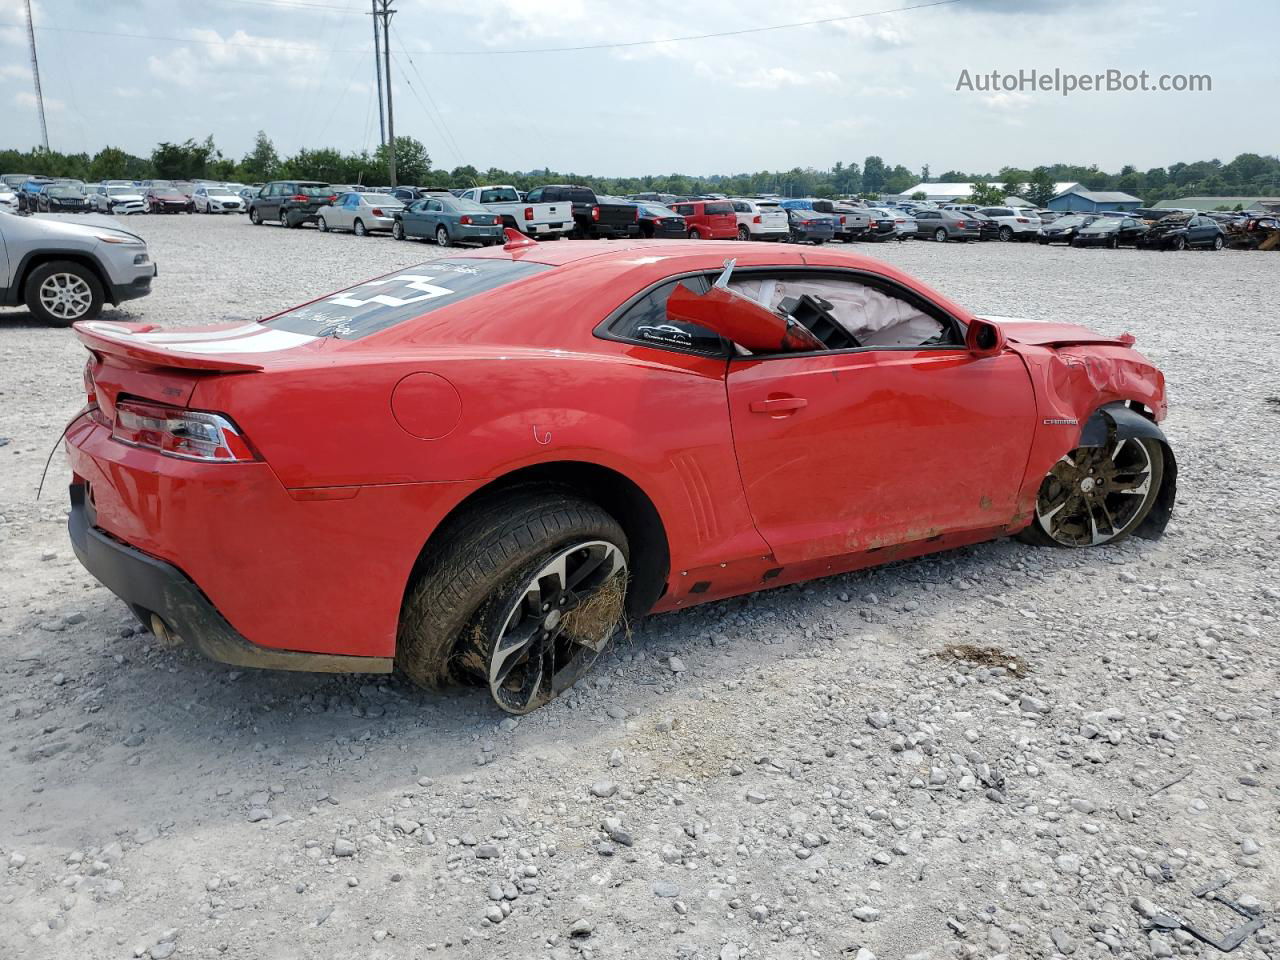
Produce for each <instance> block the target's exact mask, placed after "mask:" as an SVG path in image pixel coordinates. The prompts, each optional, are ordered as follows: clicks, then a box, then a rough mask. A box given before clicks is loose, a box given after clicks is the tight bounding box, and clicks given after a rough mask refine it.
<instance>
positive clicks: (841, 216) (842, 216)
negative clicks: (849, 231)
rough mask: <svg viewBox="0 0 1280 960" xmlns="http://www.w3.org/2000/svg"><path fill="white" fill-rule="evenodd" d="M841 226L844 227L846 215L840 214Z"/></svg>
mask: <svg viewBox="0 0 1280 960" xmlns="http://www.w3.org/2000/svg"><path fill="white" fill-rule="evenodd" d="M840 225H841V226H844V214H843V213H842V214H840Z"/></svg>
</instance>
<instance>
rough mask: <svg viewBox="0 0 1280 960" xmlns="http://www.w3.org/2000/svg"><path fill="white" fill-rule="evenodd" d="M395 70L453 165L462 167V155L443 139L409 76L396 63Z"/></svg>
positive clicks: (438, 125) (441, 131)
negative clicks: (452, 157)
mask: <svg viewBox="0 0 1280 960" xmlns="http://www.w3.org/2000/svg"><path fill="white" fill-rule="evenodd" d="M396 69H398V70H399V71H400V78H401V79H402V80H403V81H404V85H405V86H406V87H408V88H409V92H410V93H412V94H413V98H414V99H415V100H417V101H418V106H420V107H421V108H422V112H423V113H425V114H426V115H427V119H428V120H430V121H431V125H432V126H433V127H435V128H436V133H437V134H439V135H440V142H441V143H443V144H444V145H445V147H446V148H447V149H448V150H449V152H450V153H452V154H453V156H454V160H455V161H456V164H455V165H456V166H462V155H461V154H460V153H458V151H457V148H456V147H454V146H453V145H452V144H451V143H450V142H449V141H448V139H447V138H446V137H445V134H444V131H443V130H441V129H440V124H438V123H436V118H435V117H433V116H432V115H431V111H430V110H428V109H427V105H426V104H425V103H423V102H422V98H421V97H420V96H418V88H417V87H415V86H414V85H413V84H412V83H410V82H409V75H408V74H407V73H405V72H404V67H402V66H400V64H399V63H397V64H396Z"/></svg>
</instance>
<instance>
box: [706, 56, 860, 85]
mask: <svg viewBox="0 0 1280 960" xmlns="http://www.w3.org/2000/svg"><path fill="white" fill-rule="evenodd" d="M694 72H695V73H696V74H698V76H701V77H706V78H708V79H712V80H717V81H720V82H723V83H729V84H732V85H733V86H735V87H740V88H742V89H744V90H780V89H782V88H784V87H834V86H838V85H839V84H840V75H839V74H837V73H834V72H833V71H831V70H813V71H809V72H802V71H798V70H792V69H790V68H789V67H748V68H739V67H737V66H732V65H728V64H724V63H718V62H708V61H706V60H699V61H697V62H696V63H695V64H694Z"/></svg>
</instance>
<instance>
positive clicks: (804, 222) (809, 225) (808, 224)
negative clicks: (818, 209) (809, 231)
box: [800, 220, 813, 227]
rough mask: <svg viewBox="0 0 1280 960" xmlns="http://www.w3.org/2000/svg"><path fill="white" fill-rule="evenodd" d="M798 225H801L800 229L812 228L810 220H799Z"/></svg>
mask: <svg viewBox="0 0 1280 960" xmlns="http://www.w3.org/2000/svg"><path fill="white" fill-rule="evenodd" d="M800 225H801V226H802V227H812V226H813V221H812V220H801V221H800Z"/></svg>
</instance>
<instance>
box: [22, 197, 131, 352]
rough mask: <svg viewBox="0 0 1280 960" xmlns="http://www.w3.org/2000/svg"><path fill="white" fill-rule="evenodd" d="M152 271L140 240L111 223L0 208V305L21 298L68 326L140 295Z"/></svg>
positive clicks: (38, 312)
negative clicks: (20, 213)
mask: <svg viewBox="0 0 1280 960" xmlns="http://www.w3.org/2000/svg"><path fill="white" fill-rule="evenodd" d="M155 275H156V265H155V264H154V263H152V262H151V256H150V255H149V254H148V252H147V244H146V241H144V240H143V239H142V238H141V237H139V236H138V235H137V234H134V233H130V232H129V231H127V230H125V229H123V228H122V227H120V226H118V225H116V224H114V223H110V222H107V221H105V220H104V222H103V223H102V225H101V226H99V225H97V224H95V223H92V222H91V221H88V218H86V220H85V221H80V222H75V221H71V220H68V219H66V218H64V217H62V216H58V215H55V216H49V217H45V216H34V217H22V216H18V215H16V214H9V213H0V307H20V306H22V305H23V304H26V307H27V309H28V310H30V311H31V313H32V315H33V316H34V317H36V319H38V320H43V321H44V322H45V323H47V324H50V325H52V326H56V327H69V326H71V324H73V323H75V322H76V321H77V320H89V319H92V318H93V317H96V316H97V315H98V312H99V311H100V310H101V309H102V305H103V304H104V303H108V302H110V303H112V304H119V303H121V302H123V301H125V300H134V299H136V298H138V297H145V296H146V295H147V294H148V293H150V292H151V280H152V278H154V277H155Z"/></svg>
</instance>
